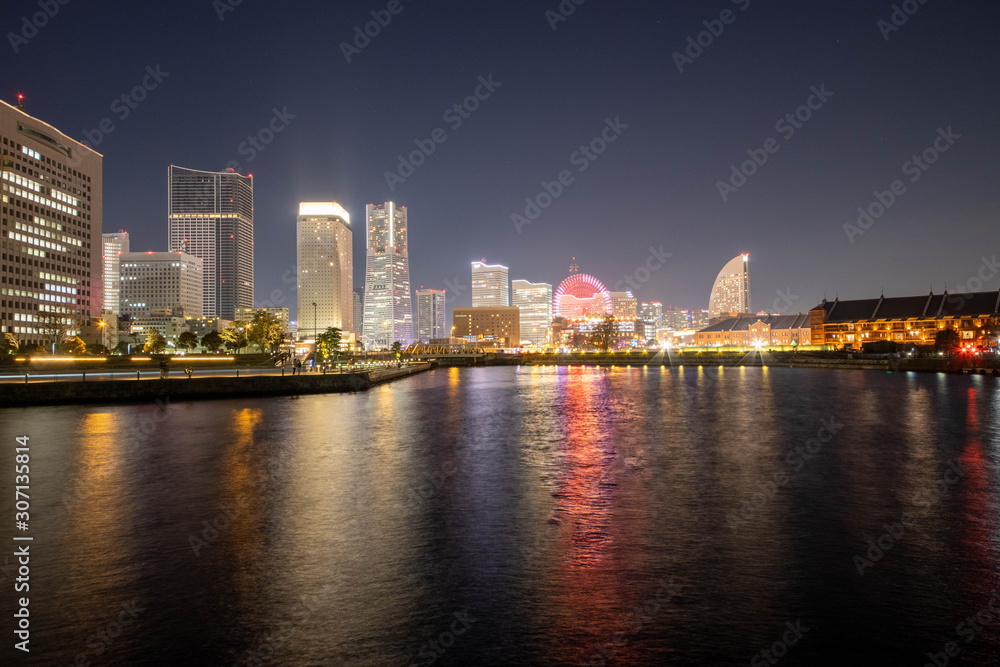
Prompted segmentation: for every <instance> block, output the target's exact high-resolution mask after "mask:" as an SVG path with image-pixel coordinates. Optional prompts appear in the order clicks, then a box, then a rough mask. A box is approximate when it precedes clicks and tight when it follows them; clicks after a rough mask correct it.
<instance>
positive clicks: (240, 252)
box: [167, 165, 253, 320]
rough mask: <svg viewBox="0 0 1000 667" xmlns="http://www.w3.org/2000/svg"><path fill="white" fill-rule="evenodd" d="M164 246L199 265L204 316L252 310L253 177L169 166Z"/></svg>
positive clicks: (219, 315)
mask: <svg viewBox="0 0 1000 667" xmlns="http://www.w3.org/2000/svg"><path fill="white" fill-rule="evenodd" d="M167 236H168V239H167V243H168V244H169V245H168V249H169V250H171V251H181V252H185V253H188V254H190V255H194V256H195V257H200V258H201V259H202V260H203V261H204V263H205V268H204V280H205V314H206V315H209V316H212V317H222V318H225V319H227V320H231V319H233V318H234V315H235V312H236V309H237V308H240V307H243V308H248V307H251V306H253V178H252V177H250V176H242V175H240V174H238V173H236V172H235V171H233V170H232V169H227V170H226V171H221V172H216V171H198V170H196V169H185V168H184V167H177V166H174V165H170V167H169V169H168V172H167Z"/></svg>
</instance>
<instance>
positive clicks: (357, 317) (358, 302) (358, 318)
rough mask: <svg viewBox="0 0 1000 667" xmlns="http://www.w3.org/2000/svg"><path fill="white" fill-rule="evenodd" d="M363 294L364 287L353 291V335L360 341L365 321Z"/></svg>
mask: <svg viewBox="0 0 1000 667" xmlns="http://www.w3.org/2000/svg"><path fill="white" fill-rule="evenodd" d="M364 293H365V288H364V287H359V288H357V289H355V290H354V295H353V296H354V333H355V334H357V336H356V338H357V339H358V340H361V330H362V327H363V326H364V324H363V323H364V321H365V297H364V296H363V295H364Z"/></svg>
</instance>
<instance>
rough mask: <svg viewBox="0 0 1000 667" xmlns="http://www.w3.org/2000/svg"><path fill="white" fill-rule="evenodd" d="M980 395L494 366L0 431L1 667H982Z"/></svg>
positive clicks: (865, 379)
mask: <svg viewBox="0 0 1000 667" xmlns="http://www.w3.org/2000/svg"><path fill="white" fill-rule="evenodd" d="M998 387H1000V383H998V381H997V380H996V379H995V378H992V377H978V376H976V377H968V376H944V375H916V374H905V375H899V374H895V375H893V374H883V373H877V372H862V371H841V372H836V371H820V370H816V371H810V370H788V369H774V368H772V369H761V368H727V369H725V370H723V371H720V370H719V369H716V368H704V369H699V368H694V367H687V368H684V369H677V368H674V369H666V370H661V369H659V368H656V369H643V368H631V369H625V368H619V369H596V368H554V367H548V368H512V367H504V368H484V369H462V370H458V369H440V370H436V371H432V372H430V373H426V374H423V375H420V376H418V377H414V378H410V379H406V380H403V381H400V382H397V383H394V384H390V385H387V386H383V387H379V388H377V389H374V390H372V391H370V392H367V393H360V394H349V395H328V396H308V397H302V398H268V399H260V400H232V401H205V402H192V403H178V404H171V405H168V406H166V408H165V409H163V408H162V407H158V406H154V405H133V406H97V407H95V406H84V407H56V408H32V409H5V410H0V436H2V444H3V448H4V456H3V461H4V465H3V470H5V471H7V472H5V473H4V474H3V476H2V478H0V488H2V489H3V493H2V498H3V500H2V502H0V512H2V514H0V516H2V517H9V518H10V521H7V520H6V519H5V520H4V521H3V522H0V526H3V525H6V526H8V528H7V529H6V530H3V531H0V540H2V541H3V543H6V544H14V543H13V542H10V538H11V537H12V536H13V535H15V534H18V533H17V531H16V530H15V529H14V528H13V525H12V524H13V515H14V511H15V510H14V503H13V491H12V489H13V486H14V479H13V478H14V472H13V464H14V453H13V448H14V446H15V442H14V437H15V436H16V435H23V434H26V435H30V436H31V440H30V444H31V457H32V458H31V504H32V506H31V531H30V534H31V535H33V536H34V537H35V540H34V542H32V543H31V574H30V577H31V579H30V586H31V590H30V594H29V595H30V600H31V603H30V613H31V630H32V635H31V644H30V646H31V653H30V657H29V658H28V660H25V659H24V655H23V654H21V653H19V652H17V651H15V650H13V647H12V645H13V643H14V641H16V640H15V639H13V638H12V637H13V635H12V630H13V628H14V625H13V620H12V616H11V615H12V613H13V611H14V609H15V598H16V597H17V596H18V595H20V594H15V593H14V592H13V591H12V587H13V584H14V579H13V577H14V576H16V574H15V572H14V571H13V570H12V569H10V568H9V567H8V568H7V569H6V570H5V571H4V572H3V574H0V581H2V583H3V587H2V589H3V594H2V596H0V604H2V609H3V618H4V619H5V620H4V621H3V628H2V630H3V632H2V636H4V637H6V638H7V639H6V640H5V641H4V645H3V647H2V652H0V663H2V664H38V665H72V664H77V665H238V664H242V665H261V664H267V665H292V666H301V665H399V666H402V667H406V666H408V665H413V664H416V665H429V664H435V665H574V664H613V665H666V664H671V665H727V664H733V665H737V664H744V665H745V664H759V665H765V664H780V665H800V664H823V665H826V664H829V665H834V664H837V665H854V664H857V665H868V664H872V665H882V664H890V665H896V664H900V665H914V667H920V665H923V664H925V663H929V662H930V658H929V657H928V655H927V654H928V653H932V654H937V653H940V656H938V659H939V660H944V659H947V660H948V661H949V663H948V664H978V665H988V664H998V663H1000V658H998V656H1000V614H993V615H992V616H989V614H991V613H992V612H990V611H989V604H990V601H991V597H992V596H993V595H994V593H995V591H996V590H997V586H998V584H1000V568H998V556H1000V534H998V522H1000V508H998V491H1000V486H998V476H1000V461H998V447H1000V392H998ZM831 434H832V436H831ZM797 449H798V452H797V451H796V450H797ZM810 449H811V450H812V451H813V453H812V454H810V453H809V450H810ZM956 471H957V472H956ZM206 522H207V523H206ZM213 523H214V524H215V525H214V526H212V524H213ZM206 526H208V527H206ZM887 531H888V533H887ZM892 533H895V535H894V536H893V535H892ZM869 540H874V541H873V542H869ZM879 541H880V542H881V547H880V546H879ZM12 551H13V549H12V548H11V549H6V548H5V549H4V554H5V556H6V554H8V553H10V552H12ZM6 557H7V558H8V559H10V560H12V557H11V556H6ZM2 558H3V557H0V559H2ZM10 560H8V561H7V562H8V563H9V562H10ZM859 569H861V570H863V572H864V575H863V576H862V575H861V574H859ZM994 605H995V608H997V609H998V610H1000V606H997V605H996V603H994ZM977 612H981V613H980V621H979V622H978V623H976V622H975V621H974V624H973V625H970V624H968V623H966V624H965V625H962V626H960V625H959V624H961V623H963V622H965V619H966V618H967V617H970V616H973V617H974V616H975V615H976V614H977ZM790 628H795V630H796V631H793V630H790ZM976 628H978V629H976ZM967 640H968V641H967ZM951 641H954V642H956V647H955V648H959V649H961V653H960V655H959V656H958V657H949V656H947V655H946V653H945V650H946V649H945V646H946V644H947V643H948V642H951ZM792 642H794V644H792ZM762 650H767V651H769V652H770V651H773V653H769V654H768V656H764V655H762V654H761V653H760V652H761V651H762ZM601 651H603V657H602V653H600V652H601ZM755 655H756V656H757V657H756V658H755ZM81 656H82V657H81ZM779 656H780V657H779ZM768 657H770V659H771V660H773V661H775V662H771V661H769V660H768V659H767V658H768ZM939 664H943V663H940V662H939Z"/></svg>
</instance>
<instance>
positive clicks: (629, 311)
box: [611, 292, 639, 320]
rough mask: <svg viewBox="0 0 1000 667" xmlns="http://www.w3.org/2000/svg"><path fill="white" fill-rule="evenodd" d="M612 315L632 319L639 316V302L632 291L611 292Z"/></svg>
mask: <svg viewBox="0 0 1000 667" xmlns="http://www.w3.org/2000/svg"><path fill="white" fill-rule="evenodd" d="M611 315H612V316H613V317H615V318H621V319H632V320H634V319H635V318H636V317H638V316H639V303H638V301H636V298H635V297H634V296H632V292H612V293H611Z"/></svg>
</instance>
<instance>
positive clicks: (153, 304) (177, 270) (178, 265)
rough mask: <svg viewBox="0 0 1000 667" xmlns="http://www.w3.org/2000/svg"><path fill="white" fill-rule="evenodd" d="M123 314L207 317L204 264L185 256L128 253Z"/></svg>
mask: <svg viewBox="0 0 1000 667" xmlns="http://www.w3.org/2000/svg"><path fill="white" fill-rule="evenodd" d="M120 266H121V314H122V315H128V316H129V317H131V318H132V319H133V320H135V319H138V318H141V317H150V316H157V315H171V314H172V315H175V316H178V317H184V316H187V317H201V316H202V315H204V312H203V311H204V298H203V296H204V289H205V287H204V280H203V278H202V271H203V267H204V262H203V261H202V259H201V258H199V257H194V256H193V255H188V254H186V253H183V252H127V253H125V254H123V255H121V257H120Z"/></svg>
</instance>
